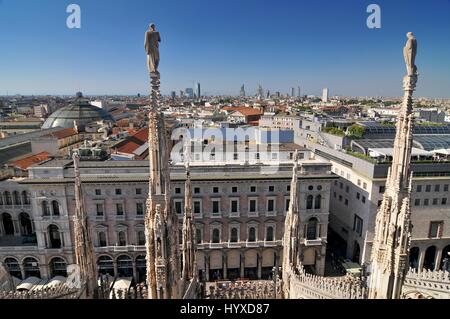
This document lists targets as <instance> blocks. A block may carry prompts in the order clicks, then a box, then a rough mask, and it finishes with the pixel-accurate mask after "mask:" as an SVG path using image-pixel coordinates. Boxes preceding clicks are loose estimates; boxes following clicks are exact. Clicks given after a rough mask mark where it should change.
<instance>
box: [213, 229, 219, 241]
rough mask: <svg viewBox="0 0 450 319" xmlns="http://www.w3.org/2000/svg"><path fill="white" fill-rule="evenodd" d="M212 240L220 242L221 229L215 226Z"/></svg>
mask: <svg viewBox="0 0 450 319" xmlns="http://www.w3.org/2000/svg"><path fill="white" fill-rule="evenodd" d="M212 242H213V243H220V230H219V229H218V228H214V229H213V231H212Z"/></svg>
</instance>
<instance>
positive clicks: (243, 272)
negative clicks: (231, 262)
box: [240, 253, 245, 278]
mask: <svg viewBox="0 0 450 319" xmlns="http://www.w3.org/2000/svg"><path fill="white" fill-rule="evenodd" d="M240 264H241V278H244V277H245V256H244V254H243V253H241V263H240Z"/></svg>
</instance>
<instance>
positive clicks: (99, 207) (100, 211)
mask: <svg viewBox="0 0 450 319" xmlns="http://www.w3.org/2000/svg"><path fill="white" fill-rule="evenodd" d="M95 206H96V208H97V216H103V204H96V205H95Z"/></svg>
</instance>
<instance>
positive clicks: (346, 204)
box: [345, 198, 348, 206]
mask: <svg viewBox="0 0 450 319" xmlns="http://www.w3.org/2000/svg"><path fill="white" fill-rule="evenodd" d="M345 206H348V199H347V198H346V199H345Z"/></svg>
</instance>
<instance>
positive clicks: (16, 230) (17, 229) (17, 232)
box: [12, 218, 21, 236]
mask: <svg viewBox="0 0 450 319" xmlns="http://www.w3.org/2000/svg"><path fill="white" fill-rule="evenodd" d="M12 223H13V227H14V236H20V235H21V233H20V226H19V220H18V219H15V218H13V220H12Z"/></svg>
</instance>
